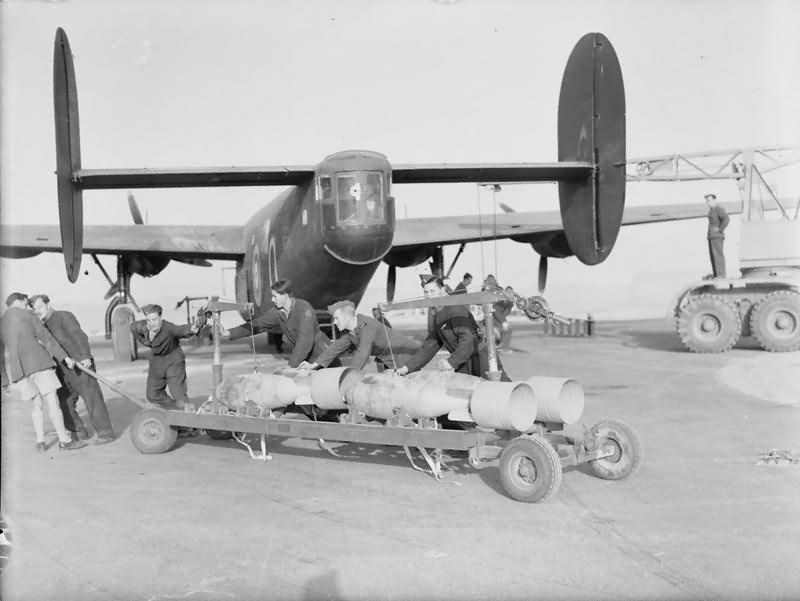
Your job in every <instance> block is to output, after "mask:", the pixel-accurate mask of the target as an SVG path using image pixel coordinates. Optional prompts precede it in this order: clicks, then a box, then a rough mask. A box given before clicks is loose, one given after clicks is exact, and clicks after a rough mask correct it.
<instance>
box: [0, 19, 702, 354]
mask: <svg viewBox="0 0 800 601" xmlns="http://www.w3.org/2000/svg"><path fill="white" fill-rule="evenodd" d="M53 82H54V106H55V122H56V158H57V188H58V207H59V220H60V231H59V230H58V229H56V226H45V225H40V226H35V225H30V226H2V229H0V256H3V257H10V258H25V257H32V256H35V255H37V254H39V253H41V252H63V255H64V260H65V266H66V271H67V276H68V278H69V279H70V281H72V282H75V281H76V280H77V278H78V274H79V272H80V265H81V258H82V255H83V254H84V253H85V254H89V255H91V256H92V257H93V258H94V260H95V262H96V263H97V264H98V266H100V268H101V270H102V264H100V262H99V261H98V259H97V255H115V256H116V257H117V274H116V275H117V281H116V282H113V283H112V290H111V291H110V292H111V293H112V294H114V298H112V300H111V303H110V304H109V306H108V308H107V310H106V327H107V331H109V330H111V329H112V322H113V323H117V322H118V320H116V319H112V312H119V311H123V310H125V311H127V312H128V316H127V318H123V319H121V320H119V323H120V324H124V323H125V322H126V321H130V320H131V319H132V318H133V311H132V309H130V307H129V305H127V304H126V303H128V302H129V301H130V294H129V291H130V278H131V276H132V275H133V274H139V275H141V276H144V277H149V276H153V275H156V274H158V273H159V272H161V271H162V270H163V269H164V268H165V267H166V266H167V264H168V263H169V261H171V260H175V261H183V262H187V263H193V264H199V265H203V264H207V262H208V260H209V259H222V260H230V261H234V262H235V263H236V300H237V302H239V303H247V302H250V303H252V304H253V306H254V311H255V312H256V314H258V313H260V312H263V311H266V310H267V309H268V308H269V307H270V306H271V291H270V285H271V283H273V282H275V281H277V280H278V279H281V278H286V277H291V276H292V275H293V274H299V273H302V274H308V275H309V276H313V277H303V278H299V277H293V278H292V279H293V281H294V283H295V286H296V292H297V295H298V296H301V297H303V298H305V299H307V300H308V301H309V302H310V303H311V304H312V305H313V306H314V307H316V308H317V309H320V308H324V307H326V306H327V305H328V304H330V303H331V302H333V301H335V300H341V299H349V300H352V301H353V302H354V303H356V304H357V303H358V302H359V301H360V300H361V298H362V296H363V294H364V291H365V289H366V287H367V285H368V283H369V281H370V279H371V278H372V276H373V274H374V273H375V271H376V269H377V268H378V266H379V265H380V263H381V261H383V262H385V263H387V264H388V266H389V271H388V274H389V275H388V282H387V296H388V297H389V299H390V300H391V298H392V296H393V294H394V281H395V273H396V272H395V270H396V268H397V267H410V266H414V265H418V264H420V263H422V262H424V261H427V260H429V259H432V267H433V269H434V271H435V272H437V273H442V271H443V253H442V247H443V246H445V245H450V244H466V243H469V242H473V241H478V240H483V239H501V238H510V239H512V240H514V241H517V242H521V243H524V244H530V245H531V247H532V248H533V249H534V250H535V251H536V252H537V253H539V255H540V257H541V260H540V287H541V286H542V285H543V281H542V280H543V275H545V274H546V269H547V258H548V257H555V258H563V257H568V256H573V255H574V256H576V257H577V258H578V259H579V260H580V261H582V262H583V263H585V264H588V265H594V264H597V263H600V262H602V261H603V260H605V258H606V257H607V256H608V254H609V253H610V252H611V249H612V248H613V246H614V243H615V241H616V238H617V234H618V233H619V228H620V226H621V225H623V224H625V225H628V224H640V223H649V222H657V221H670V220H675V219H687V218H693V217H699V216H702V215H704V214H705V212H706V208H705V206H704V205H661V206H649V207H627V208H626V207H625V181H626V172H625V168H626V161H625V93H624V87H623V79H622V72H621V69H620V64H619V61H618V59H617V55H616V52H615V50H614V48H613V46H612V45H611V43H610V42H609V41H608V39H607V38H606V37H605V36H604V35H603V34H600V33H589V34H586V35H585V36H583V37H582V38H581V39H580V40H579V41H578V43H577V44H576V46H575V47H574V49H573V51H572V53H571V55H570V57H569V59H568V61H567V65H566V68H565V71H564V75H563V79H562V83H561V90H560V96H559V105H558V162H550V163H506V164H502V163H501V164H483V163H479V164H447V163H445V164H409V165H393V164H392V163H391V162H390V161H389V159H388V158H387V157H386V156H384V155H383V154H381V153H379V152H374V151H371V150H342V151H338V152H334V153H333V154H330V155H329V156H327V157H325V158H324V159H322V161H320V162H319V163H318V164H316V165H311V166H269V167H200V168H175V169H161V168H158V169H84V168H83V167H82V165H81V159H80V135H79V122H78V98H77V89H76V81H75V71H74V66H73V60H72V53H71V50H70V45H69V41H68V39H67V35H66V33H65V32H64V30H63V29H61V28H59V29H58V30H57V31H56V36H55V49H54V58H53ZM539 181H557V182H558V185H559V205H560V211H549V212H515V213H509V214H505V215H498V216H497V219H496V225H494V224H493V226H492V229H491V231H486V230H485V226H484V227H482V226H481V224H480V222H479V219H477V218H476V217H474V216H460V217H438V218H425V219H396V218H395V202H394V197H393V196H392V194H393V190H392V186H393V184H405V183H452V182H476V183H493V184H498V183H514V182H539ZM206 186H290V187H289V188H287V189H286V190H285V191H284V192H282V193H281V194H280V195H278V196H277V197H276V198H274V199H273V200H272V201H271V202H269V203H268V204H266V205H265V206H264V207H263V208H262V209H260V210H259V211H258V212H256V213H255V214H254V215H253V216H252V217H251V218H250V219H249V220H248V221H247V222H246V223H245V224H244V225H241V226H197V225H185V226H158V225H146V224H143V223H142V219H141V215H140V214H139V212H138V209H137V207H136V205H135V202H133V201H132V199H131V198H130V197H129V201H130V202H131V212H132V213H133V217H134V224H133V225H128V226H121V225H110V226H98V225H95V226H86V227H84V225H83V200H82V191H83V190H94V189H133V188H179V187H206ZM103 273H104V275H105V276H106V278H107V279H109V281H111V278H110V277H109V276H108V274H106V273H105V271H104V270H103ZM243 317H245V318H248V317H249V316H243ZM112 334H113V335H112V338H113V339H114V348H115V355H116V356H117V357H118V358H123V359H124V358H127V359H133V358H135V354H136V351H135V346H134V342H133V340H132V337H131V336H130V332H129V331H128V328H126V327H119V328H117V329H116V330H114V331H112Z"/></svg>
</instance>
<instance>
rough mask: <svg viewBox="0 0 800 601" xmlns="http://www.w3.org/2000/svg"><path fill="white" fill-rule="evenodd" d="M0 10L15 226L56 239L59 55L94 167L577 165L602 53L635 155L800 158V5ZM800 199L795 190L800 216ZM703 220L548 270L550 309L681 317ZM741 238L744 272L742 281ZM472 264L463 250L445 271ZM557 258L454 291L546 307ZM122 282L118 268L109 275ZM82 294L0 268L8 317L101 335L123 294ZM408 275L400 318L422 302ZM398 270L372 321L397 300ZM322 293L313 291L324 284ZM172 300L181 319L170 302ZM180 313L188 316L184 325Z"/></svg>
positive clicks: (262, 198)
mask: <svg viewBox="0 0 800 601" xmlns="http://www.w3.org/2000/svg"><path fill="white" fill-rule="evenodd" d="M0 11H2V36H0V37H1V39H2V42H0V44H2V46H1V47H0V48H1V49H2V78H1V81H2V97H1V100H2V105H1V107H2V128H1V129H0V131H1V132H2V140H1V141H0V142H1V143H0V173H1V174H2V183H1V185H0V195H1V196H0V220H2V222H3V223H6V224H35V223H44V224H55V223H57V221H58V218H57V204H56V197H55V176H54V175H53V171H54V166H55V152H54V145H55V142H54V133H53V108H52V54H53V47H52V46H53V39H54V35H55V30H56V28H57V27H59V26H60V27H63V28H64V29H65V30H66V32H67V34H68V36H69V39H70V43H71V46H72V50H73V53H74V55H75V69H76V75H77V87H78V97H79V106H80V125H81V152H82V159H83V166H84V167H86V168H103V167H130V168H133V167H148V166H149V167H156V166H159V167H180V166H186V167H192V166H223V165H238V166H248V165H281V164H302V165H314V164H316V163H317V162H319V161H320V160H321V159H322V158H323V157H325V156H326V155H328V154H330V153H332V152H335V151H338V150H343V149H347V148H367V149H371V150H376V151H379V152H382V153H384V154H386V155H387V156H388V157H389V159H390V161H392V162H395V163H422V162H492V163H498V162H537V161H554V160H556V158H557V147H556V115H557V105H558V94H559V87H560V83H561V76H562V72H563V69H564V65H565V63H566V60H567V57H568V56H569V53H570V51H571V50H572V47H573V45H574V44H575V42H577V40H578V39H579V38H580V37H581V36H582V35H583V34H584V33H587V32H590V31H599V32H602V33H604V34H605V35H606V36H607V37H608V38H609V39H610V40H611V42H612V44H613V45H614V47H615V49H616V52H617V54H618V56H619V60H620V63H621V66H622V72H623V77H624V80H625V90H626V102H627V151H628V156H642V155H654V154H655V155H658V154H670V153H679V152H692V151H701V150H709V149H722V148H740V147H747V146H755V147H764V146H773V145H784V144H800V112H798V111H797V107H798V106H800V83H798V79H797V77H796V76H793V75H792V74H794V73H798V72H800V48H798V44H797V42H796V31H797V30H798V29H800V7H799V6H798V4H797V3H794V2H789V1H786V2H779V1H771V2H770V1H767V2H758V3H756V2H744V1H739V2H737V1H724V2H723V1H703V0H700V1H692V2H689V1H673V2H657V1H656V2H642V1H631V2H625V1H613V2H611V1H603V0H594V1H587V2H562V3H555V2H547V3H545V2H525V1H522V0H520V1H502V0H499V1H493V2H489V1H488V0H460V1H453V0H449V1H438V2H437V1H431V0H408V1H403V2H388V1H383V2H382V1H366V0H363V1H362V0H351V1H346V2H345V1H339V2H322V1H319V2H313V1H311V2H276V1H265V2H255V1H243V0H240V1H232V2H225V3H219V2H210V1H209V2H204V1H197V0H195V1H191V2H189V1H187V2H174V1H173V2H170V1H153V2H144V1H131V2H124V3H123V2H113V1H112V2H99V1H98V2H88V1H65V2H64V1H62V2H58V1H54V2H33V1H31V2H21V1H7V2H5V3H3V4H2V5H0ZM799 184H800V182H798V180H797V179H794V180H791V181H788V182H781V187H782V188H781V190H780V192H781V193H783V194H784V195H786V194H788V195H793V196H797V195H798V194H800V185H799ZM707 191H714V192H716V193H717V194H718V196H719V197H720V199H721V200H724V201H733V200H738V193H737V190H736V186H735V185H734V184H733V183H731V182H715V183H712V182H700V183H695V184H691V183H671V184H655V183H640V184H630V185H629V186H628V189H627V203H628V204H631V205H634V204H654V203H663V202H701V201H702V195H703V194H704V193H705V192H707ZM279 192H280V189H276V188H238V189H237V188H216V189H192V190H189V189H184V190H138V191H136V198H137V200H138V202H139V204H140V206H141V207H142V210H143V212H144V213H145V214H146V218H147V221H148V223H151V224H182V223H183V224H190V223H196V224H234V225H235V224H243V223H244V222H245V221H246V219H247V218H248V217H249V216H250V215H252V214H253V213H255V212H256V211H257V210H258V209H259V208H260V207H262V206H264V205H265V204H266V203H268V202H269V200H270V199H271V198H273V197H274V196H275V195H277V194H278V193H279ZM394 195H395V196H396V198H397V204H398V218H403V217H425V216H434V215H465V214H466V215H476V214H478V213H479V212H480V214H481V215H487V216H488V215H490V214H491V213H492V212H493V211H494V210H495V208H496V207H495V205H494V204H493V198H492V195H491V194H490V193H489V192H488V191H486V190H483V189H480V188H478V187H476V186H475V185H473V184H447V185H445V184H435V185H413V186H412V185H406V186H396V187H395V189H394ZM125 199H126V193H125V191H112V190H109V191H92V192H86V193H85V194H84V202H85V208H84V211H85V222H86V223H87V224H121V223H129V222H130V216H129V214H128V209H127V204H126V202H125ZM494 201H495V202H497V203H499V202H504V203H506V204H508V205H510V206H512V207H514V208H515V209H517V210H537V209H542V210H549V209H553V208H555V207H556V206H557V204H556V203H557V188H556V186H555V185H554V184H532V185H524V186H506V187H504V189H503V190H502V191H501V192H499V193H497V194H496V196H495V198H494ZM705 228H706V224H705V222H704V220H702V219H701V220H695V221H692V222H685V223H674V224H662V225H645V226H634V227H627V228H623V231H622V232H621V233H620V236H619V238H618V241H617V246H616V248H615V249H614V251H613V252H612V253H611V256H610V257H609V259H607V260H606V262H604V263H603V264H601V265H599V266H595V267H587V266H585V265H582V264H580V263H579V262H578V261H577V260H576V259H574V258H572V259H566V260H551V263H550V275H549V280H548V291H547V297H548V299H549V300H550V303H551V306H553V308H554V309H556V310H559V311H561V312H563V313H565V314H568V315H582V314H585V313H593V314H595V316H597V317H598V318H601V319H602V318H617V317H622V316H630V317H643V316H662V315H665V314H666V313H667V311H668V310H669V308H670V306H671V303H672V302H673V300H674V298H675V297H676V296H677V295H678V293H679V292H680V290H681V288H682V287H683V286H685V285H687V284H689V283H691V282H692V281H693V280H694V279H696V278H698V277H700V276H702V275H703V274H705V273H708V272H709V271H710V267H709V264H708V256H707V248H706V241H705ZM737 237H738V222H737V221H736V220H734V223H733V224H732V226H731V228H730V229H729V231H728V239H727V241H726V255H727V257H728V263H729V266H730V269H731V270H734V271H735V270H736V269H737V268H738V258H737V257H738V241H737ZM455 251H456V247H447V248H446V249H445V261H446V263H447V264H448V265H449V262H450V261H451V260H452V257H453V256H454V254H455ZM537 262H538V256H537V255H535V253H534V252H533V251H532V250H531V249H530V248H529V247H528V246H526V245H522V244H517V243H514V242H511V241H504V242H499V243H496V244H495V243H485V244H484V245H483V246H482V247H481V245H480V244H473V245H470V246H469V247H468V248H467V251H466V252H465V253H464V254H463V255H462V257H461V259H460V260H459V263H458V265H457V266H456V268H455V270H454V276H456V279H457V278H458V277H459V276H460V274H461V273H463V272H464V271H470V272H472V273H473V274H475V275H476V276H478V278H480V277H481V276H482V275H483V274H487V273H495V274H496V275H497V276H498V279H499V280H500V282H501V283H502V284H511V285H513V286H514V287H515V288H516V289H517V290H519V291H521V292H524V293H528V294H533V293H535V281H536V276H535V273H536V266H537ZM104 264H105V266H106V269H107V270H108V271H109V272H110V273H114V270H115V268H114V262H113V259H111V258H110V257H107V258H105V259H104ZM225 265H227V266H230V265H231V264H223V263H217V264H216V265H215V267H213V268H207V269H202V268H197V267H190V266H185V265H180V264H176V263H172V264H170V266H169V267H167V269H166V270H165V271H164V272H162V273H161V274H160V275H159V276H156V277H154V278H151V279H149V280H143V279H141V278H139V277H134V280H133V284H132V286H133V293H134V296H135V298H136V299H137V300H138V301H139V302H140V303H144V302H152V301H156V302H162V303H163V304H164V305H165V306H167V305H168V304H170V305H171V304H172V303H174V302H175V301H177V300H178V299H179V298H180V297H183V296H185V295H192V296H193V295H210V294H219V293H222V294H223V295H225V294H227V295H228V296H230V295H231V294H232V292H231V287H230V284H229V283H228V284H227V285H223V283H224V281H225V279H226V278H228V279H230V276H231V272H230V271H222V270H221V267H222V266H225ZM83 269H85V270H87V271H88V275H82V276H81V277H80V278H79V280H78V282H77V284H71V283H69V282H68V280H67V278H66V275H65V274H64V268H63V260H62V259H61V257H60V256H59V255H56V254H45V255H40V256H39V257H36V258H31V259H24V260H7V259H2V260H0V270H1V274H2V290H3V297H5V295H6V294H7V293H8V292H9V291H12V290H23V291H26V292H29V293H35V292H39V291H46V292H47V293H48V294H50V296H51V297H52V298H53V302H54V304H56V305H57V306H60V307H62V308H72V309H74V310H75V312H76V314H77V315H78V317H79V319H81V321H82V322H84V323H85V324H86V325H87V328H88V329H91V330H94V329H96V328H100V327H102V326H101V324H102V314H103V310H104V307H105V301H104V300H103V294H104V293H105V291H106V289H107V288H108V284H107V282H105V280H104V279H103V277H102V275H100V273H99V271H98V269H97V268H96V266H94V265H93V263H92V261H91V259H90V258H88V257H84V262H83ZM424 270H425V266H419V267H413V268H408V269H404V270H399V273H398V287H397V295H396V296H397V298H398V299H399V298H403V297H410V296H417V295H418V294H419V288H418V281H419V280H418V279H417V274H418V273H420V272H422V271H424ZM385 274H386V272H385V266H382V267H381V268H380V269H379V270H378V272H377V274H376V276H375V278H374V279H373V281H372V282H371V284H370V288H369V289H368V291H367V294H366V296H365V299H364V303H363V304H364V305H365V306H366V305H371V304H374V303H375V302H377V301H380V300H383V298H384V290H385V277H386V275H385ZM309 277H310V276H309ZM167 301H169V303H168V302H167ZM177 315H180V313H178V314H177Z"/></svg>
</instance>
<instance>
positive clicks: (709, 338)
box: [677, 294, 742, 353]
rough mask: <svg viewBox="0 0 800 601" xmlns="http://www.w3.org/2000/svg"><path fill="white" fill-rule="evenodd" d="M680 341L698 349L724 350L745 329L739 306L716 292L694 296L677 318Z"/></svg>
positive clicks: (689, 347) (729, 346) (737, 338)
mask: <svg viewBox="0 0 800 601" xmlns="http://www.w3.org/2000/svg"><path fill="white" fill-rule="evenodd" d="M677 322H678V323H677V326H678V334H679V335H680V337H681V342H683V344H684V346H685V347H686V348H688V349H689V350H690V351H694V352H695V353H724V352H725V351H729V350H730V349H731V348H733V345H734V344H736V341H737V340H739V336H740V334H741V332H742V318H741V316H740V315H739V312H738V311H737V310H736V307H734V306H733V305H731V304H730V303H728V302H727V301H725V299H724V298H722V297H721V296H717V295H715V294H701V295H699V296H694V297H691V298H690V299H689V300H688V301H687V303H686V305H685V306H684V307H683V309H681V310H680V314H679V315H678V320H677Z"/></svg>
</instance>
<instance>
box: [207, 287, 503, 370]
mask: <svg viewBox="0 0 800 601" xmlns="http://www.w3.org/2000/svg"><path fill="white" fill-rule="evenodd" d="M467 275H469V274H467ZM465 279H467V278H465ZM470 282H471V276H470V277H469V278H468V281H467V282H466V284H464V288H463V289H464V291H466V286H468V285H469V283H470ZM462 284H463V283H462ZM462 284H459V286H462ZM422 287H423V290H424V292H425V295H426V296H428V297H434V296H444V295H447V294H448V293H447V290H446V289H445V286H444V283H443V281H442V278H441V277H438V276H435V275H428V276H423V277H422ZM271 289H272V301H273V304H274V307H272V308H271V309H269V310H268V311H267V312H266V313H264V314H262V315H260V316H258V317H256V318H255V319H253V320H252V321H251V322H249V323H246V324H242V325H240V326H237V327H235V328H231V329H230V330H224V331H223V332H222V334H223V336H224V337H226V338H228V339H230V340H235V339H237V338H242V337H245V336H250V335H253V334H258V333H260V332H264V331H270V330H274V328H276V327H279V328H280V330H281V332H282V333H283V336H284V338H285V339H286V340H287V341H288V342H289V343H291V344H292V345H293V350H292V353H291V355H290V356H289V366H290V367H299V368H305V369H318V368H323V367H330V366H332V365H335V362H336V361H338V358H339V357H340V356H341V355H343V354H344V353H347V352H350V351H352V352H353V356H352V360H351V363H350V365H351V366H352V367H355V368H358V369H360V368H363V367H364V365H366V363H367V361H368V360H369V358H370V357H372V358H373V359H374V360H375V365H376V367H377V369H378V371H386V370H391V371H392V372H394V373H397V374H399V375H405V374H407V373H410V372H413V371H417V370H419V369H422V368H423V367H424V366H425V365H427V364H428V363H429V362H430V361H431V359H433V357H434V356H435V355H436V354H437V352H438V351H439V350H440V349H441V348H443V347H444V348H445V349H446V350H447V351H448V352H449V353H450V355H449V357H447V358H446V359H442V360H441V361H440V362H439V363H438V364H437V367H438V368H440V369H447V370H454V371H458V372H461V373H466V374H471V375H476V376H485V375H486V373H487V372H488V370H489V361H488V352H487V349H486V345H485V344H484V343H483V341H482V339H481V336H480V334H479V331H478V327H477V324H476V323H475V320H474V318H473V317H472V314H471V313H470V312H469V310H468V309H467V307H466V306H451V307H442V308H440V309H438V310H434V309H431V310H429V312H428V334H427V337H426V339H425V341H424V342H423V344H422V346H421V347H420V346H419V344H417V342H416V341H415V340H414V339H412V338H410V337H408V336H403V335H401V334H398V333H396V332H394V331H393V329H392V327H391V325H390V324H389V322H388V321H387V320H386V318H385V317H384V316H383V315H382V314H381V312H380V309H377V308H376V309H374V310H373V316H369V315H364V314H361V313H357V312H356V308H355V304H354V303H353V302H351V301H349V300H343V301H339V302H336V303H333V304H332V305H330V306H329V307H328V311H329V312H330V313H331V316H332V317H333V323H334V325H336V327H337V329H338V330H339V331H340V332H341V333H342V334H341V336H340V337H339V338H337V339H336V340H335V341H332V340H331V339H330V338H329V337H328V336H327V335H326V334H325V333H324V332H323V331H322V330H321V329H320V325H319V321H318V320H317V313H316V311H315V310H314V308H313V307H312V306H311V304H310V303H309V302H308V301H306V300H304V299H302V298H298V297H296V296H295V294H294V288H293V286H292V283H291V281H289V280H279V281H277V282H275V283H274V284H272V287H271ZM457 290H459V288H458V287H457ZM459 291H460V290H459ZM498 363H499V362H498ZM499 371H500V372H501V377H502V379H504V380H508V376H507V375H506V374H505V371H503V368H502V365H499Z"/></svg>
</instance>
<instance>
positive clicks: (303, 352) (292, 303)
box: [223, 280, 331, 367]
mask: <svg viewBox="0 0 800 601" xmlns="http://www.w3.org/2000/svg"><path fill="white" fill-rule="evenodd" d="M272 302H273V303H274V305H275V306H274V307H271V308H270V309H268V310H267V311H266V312H265V313H263V314H262V315H259V316H258V317H256V318H255V319H253V320H252V321H251V322H250V323H249V324H248V323H245V324H242V325H240V326H236V327H235V328H231V329H230V330H225V331H224V332H223V335H224V336H225V337H226V338H229V339H230V340H235V339H237V338H243V337H245V336H252V335H254V334H259V333H261V332H263V331H265V330H267V331H270V330H274V329H275V328H280V330H281V332H283V335H284V336H285V337H286V339H287V340H288V341H289V342H290V343H291V344H292V347H293V348H292V354H291V355H290V356H289V367H297V366H299V365H300V364H301V363H302V362H303V361H313V360H314V359H316V358H317V357H318V356H319V355H320V353H322V351H324V350H325V349H326V348H328V346H329V345H330V343H331V339H330V338H328V337H327V336H326V335H325V333H324V332H323V331H322V330H320V328H319V321H318V320H317V312H316V311H314V307H312V306H311V304H310V303H309V302H308V301H306V300H304V299H302V298H297V297H296V296H295V295H294V287H293V286H292V282H291V281H290V280H278V281H277V282H275V283H274V284H272Z"/></svg>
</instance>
